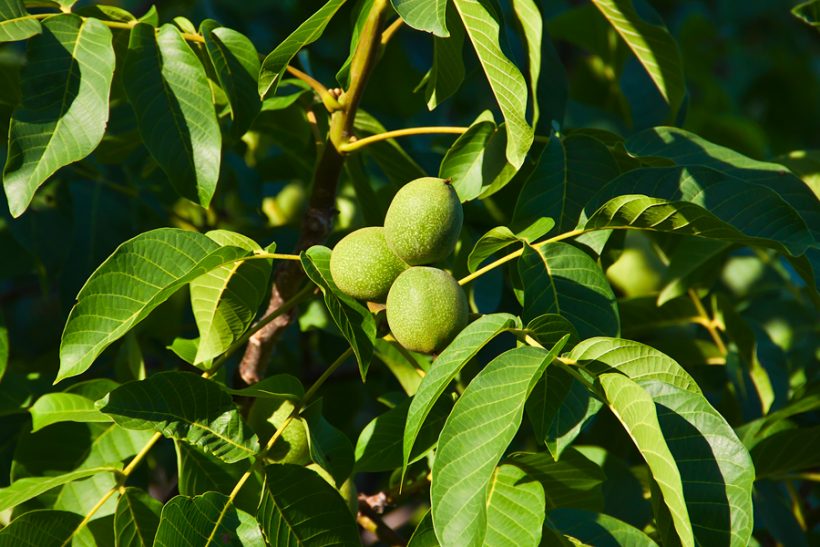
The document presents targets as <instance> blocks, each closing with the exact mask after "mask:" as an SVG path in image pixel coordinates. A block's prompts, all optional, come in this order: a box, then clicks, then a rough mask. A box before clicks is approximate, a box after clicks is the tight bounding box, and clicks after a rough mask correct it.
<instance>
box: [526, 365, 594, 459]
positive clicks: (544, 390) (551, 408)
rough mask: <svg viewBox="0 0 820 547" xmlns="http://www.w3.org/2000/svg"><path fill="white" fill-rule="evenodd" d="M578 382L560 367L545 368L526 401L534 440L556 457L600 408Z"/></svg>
mask: <svg viewBox="0 0 820 547" xmlns="http://www.w3.org/2000/svg"><path fill="white" fill-rule="evenodd" d="M602 406H603V405H602V403H601V402H600V401H599V400H598V399H596V398H595V397H594V396H593V395H592V394H591V393H590V392H589V390H588V389H587V388H586V386H584V385H583V384H582V383H581V382H579V381H578V380H576V379H575V378H573V377H572V376H571V375H570V374H569V373H568V372H567V371H565V370H564V369H562V368H561V367H557V366H556V367H548V368H547V370H546V372H544V375H543V376H542V377H541V379H540V380H539V381H538V383H537V384H536V385H535V388H534V389H533V391H532V395H530V398H529V399H528V400H527V406H526V410H527V416H528V417H529V420H530V423H532V426H533V429H534V430H535V436H536V439H538V441H539V442H543V443H545V444H546V446H547V448H548V449H549V451H550V454H552V455H553V457H555V458H556V459H558V458H560V457H561V453H562V452H563V451H564V450H565V449H566V448H567V447H568V446H569V445H570V444H572V442H573V441H574V440H575V438H576V437H577V436H578V435H579V434H580V433H581V430H582V429H583V427H584V425H585V424H586V423H587V422H588V421H589V420H590V419H592V417H593V416H595V415H596V414H597V413H598V411H599V410H600V409H601V407H602Z"/></svg>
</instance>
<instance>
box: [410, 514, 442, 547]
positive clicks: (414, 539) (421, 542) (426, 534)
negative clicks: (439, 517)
mask: <svg viewBox="0 0 820 547" xmlns="http://www.w3.org/2000/svg"><path fill="white" fill-rule="evenodd" d="M439 545H440V544H439V542H438V539H436V531H435V530H434V529H433V515H432V513H431V512H430V511H427V513H425V514H424V518H423V519H421V522H419V525H418V526H416V529H415V530H414V531H413V535H412V536H410V541H409V542H408V543H407V547H439Z"/></svg>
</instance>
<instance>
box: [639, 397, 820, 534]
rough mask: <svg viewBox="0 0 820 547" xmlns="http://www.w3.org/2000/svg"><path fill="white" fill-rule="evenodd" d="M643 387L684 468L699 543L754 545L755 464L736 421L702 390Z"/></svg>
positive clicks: (662, 429) (686, 492) (688, 501)
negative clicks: (728, 419)
mask: <svg viewBox="0 0 820 547" xmlns="http://www.w3.org/2000/svg"><path fill="white" fill-rule="evenodd" d="M643 387H644V388H645V389H646V391H647V393H649V395H650V396H651V397H652V399H653V400H654V401H655V407H656V410H657V413H658V422H659V423H660V426H661V431H662V432H663V436H664V438H665V439H666V443H667V445H668V447H669V450H670V452H671V453H672V456H673V457H674V458H675V461H676V462H677V466H678V469H679V470H680V474H681V479H682V481H683V495H684V497H685V498H686V505H687V507H688V509H689V518H690V519H691V522H692V530H693V531H694V533H695V539H696V540H697V542H698V544H699V545H731V546H733V547H745V546H746V545H749V541H750V538H751V535H752V528H753V524H754V516H753V511H752V486H753V483H754V480H755V468H754V467H753V466H752V458H751V457H750V456H749V453H748V452H747V451H746V449H745V447H744V446H743V444H742V443H741V442H740V440H738V438H737V435H735V432H734V431H733V430H732V428H731V426H730V425H729V424H728V423H726V420H725V419H724V418H723V416H721V415H720V414H719V413H718V412H717V411H716V410H715V409H714V408H712V406H711V405H710V404H709V403H708V402H707V401H706V399H705V398H704V397H703V396H701V395H698V394H695V393H692V392H690V391H686V390H683V389H681V388H679V387H675V386H672V385H669V384H664V383H661V382H657V381H655V382H648V383H646V384H644V386H643ZM817 448H820V443H818V446H817V447H815V450H814V451H813V452H814V453H817Z"/></svg>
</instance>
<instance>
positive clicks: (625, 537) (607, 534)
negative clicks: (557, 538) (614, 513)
mask: <svg viewBox="0 0 820 547" xmlns="http://www.w3.org/2000/svg"><path fill="white" fill-rule="evenodd" d="M549 525H550V527H552V528H554V529H556V530H558V531H559V532H561V533H563V534H566V535H568V536H571V537H573V538H575V539H577V540H580V541H583V542H584V543H585V544H588V545H595V546H596V547H621V546H622V545H630V546H631V547H657V545H658V544H657V543H655V542H654V541H653V540H652V538H650V537H649V536H647V535H646V534H644V533H643V532H641V531H640V530H638V529H637V528H634V527H632V526H630V525H629V524H627V523H625V522H623V521H622V520H618V519H616V518H615V517H611V516H609V515H604V514H601V513H593V512H591V511H584V510H582V509H556V510H555V511H551V512H550V514H549Z"/></svg>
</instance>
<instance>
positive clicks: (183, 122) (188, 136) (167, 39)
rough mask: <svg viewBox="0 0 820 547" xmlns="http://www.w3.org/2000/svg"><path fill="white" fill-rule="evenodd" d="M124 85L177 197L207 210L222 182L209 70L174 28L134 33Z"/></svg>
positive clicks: (146, 28) (144, 28) (142, 28)
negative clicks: (188, 200) (206, 72)
mask: <svg viewBox="0 0 820 547" xmlns="http://www.w3.org/2000/svg"><path fill="white" fill-rule="evenodd" d="M123 83H124V84H125V91H126V93H127V94H128V100H129V102H130V103H131V105H132V106H133V107H134V111H135V113H136V115H137V122H138V124H139V131H140V135H142V140H143V142H144V143H145V147H146V148H147V149H148V151H149V152H150V153H151V155H152V156H153V157H154V159H156V160H157V163H158V164H159V166H160V167H161V168H162V170H163V171H164V172H165V174H166V175H167V176H168V180H169V181H170V183H171V184H172V185H173V187H174V189H175V190H176V191H177V192H178V193H179V195H181V196H183V197H185V198H188V199H190V200H191V201H194V202H197V203H199V204H200V205H202V206H203V207H207V206H208V204H210V202H211V198H212V197H213V195H214V192H215V191H216V183H217V180H218V179H219V167H220V163H221V159H222V132H221V131H220V130H219V123H218V122H217V119H216V111H215V110H214V105H213V104H212V102H211V91H210V87H209V85H208V78H207V76H206V74H205V69H204V67H203V66H202V63H201V62H200V61H199V59H198V58H197V56H196V54H195V53H194V52H193V51H192V50H191V48H190V47H189V46H188V44H187V43H185V40H184V39H183V38H182V35H181V34H180V32H179V30H177V28H176V27H175V26H173V25H170V24H166V25H163V26H162V27H160V29H159V32H157V31H156V29H155V28H154V27H152V26H150V25H148V24H145V23H139V24H137V25H136V26H134V27H133V28H132V29H131V40H130V42H129V44H128V55H127V56H126V58H125V64H124V66H123Z"/></svg>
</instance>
